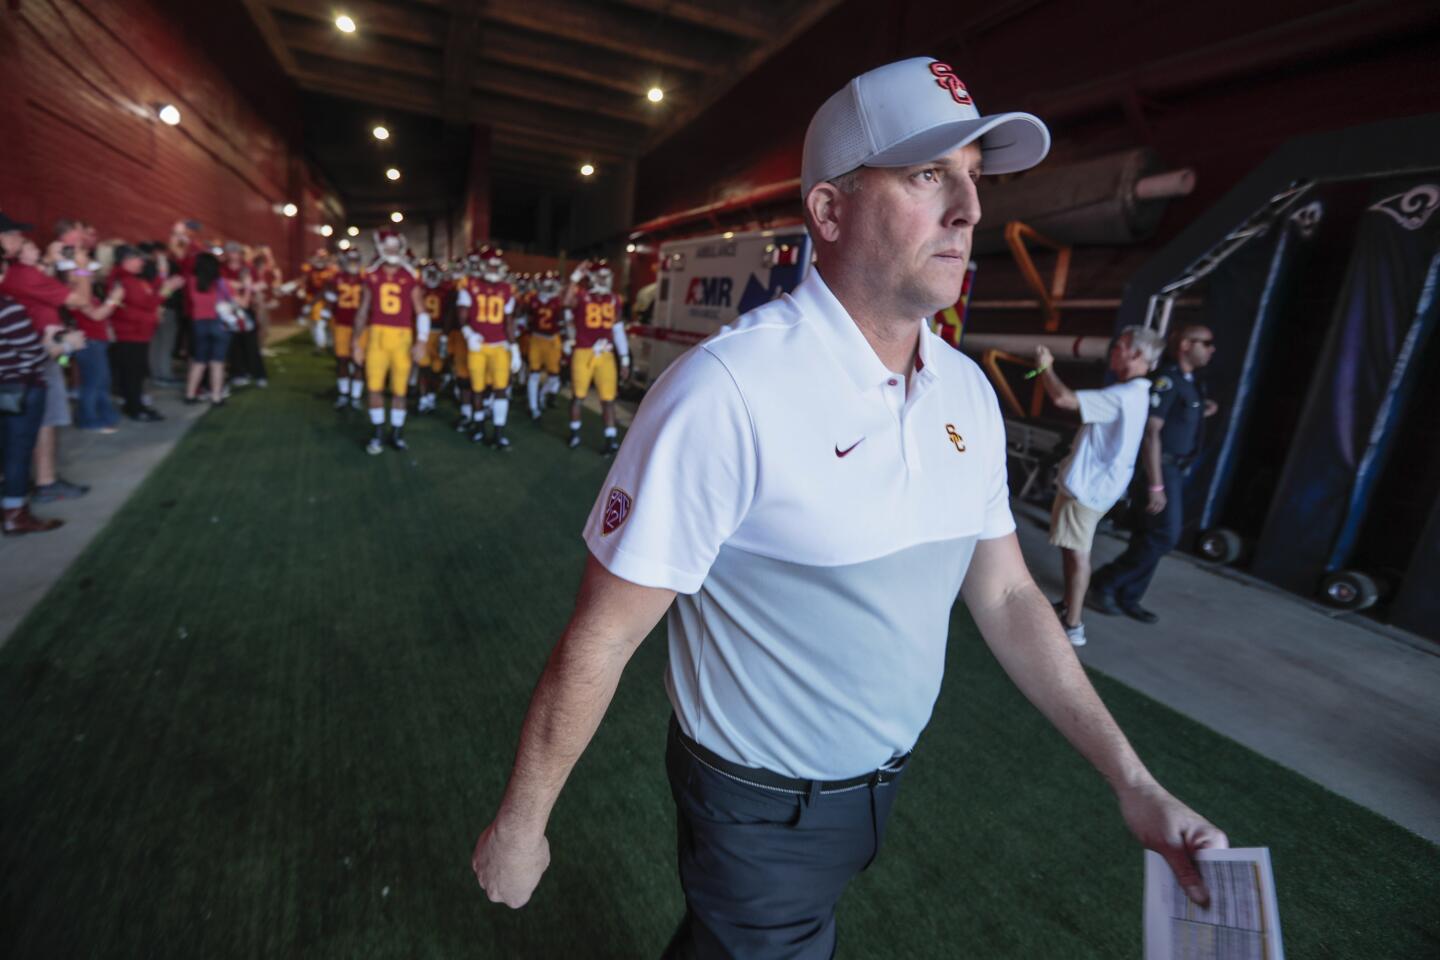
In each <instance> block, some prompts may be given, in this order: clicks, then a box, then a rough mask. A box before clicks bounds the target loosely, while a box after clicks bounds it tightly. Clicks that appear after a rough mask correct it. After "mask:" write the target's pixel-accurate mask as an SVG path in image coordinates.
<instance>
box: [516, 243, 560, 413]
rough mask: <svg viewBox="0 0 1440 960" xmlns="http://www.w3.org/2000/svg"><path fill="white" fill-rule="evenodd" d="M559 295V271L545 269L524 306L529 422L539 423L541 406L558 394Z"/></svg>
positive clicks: (526, 388)
mask: <svg viewBox="0 0 1440 960" xmlns="http://www.w3.org/2000/svg"><path fill="white" fill-rule="evenodd" d="M560 294H561V287H560V273H559V271H557V270H547V271H545V273H544V275H542V276H541V277H540V284H539V287H538V289H537V290H536V291H535V293H534V295H532V296H531V297H530V298H529V302H528V303H527V305H526V312H527V313H528V314H529V320H530V349H529V350H528V351H527V353H528V359H529V361H530V378H529V380H528V381H527V382H526V384H525V392H526V398H527V399H528V400H529V401H530V419H532V420H539V419H540V414H541V412H542V411H543V409H544V407H545V406H548V405H549V404H552V403H554V400H555V397H556V396H557V395H558V394H559V393H560V363H561V360H562V354H563V352H564V351H563V349H562V343H561V341H562V339H563V338H564V335H565V301H564V299H563V298H562V297H561V295H560Z"/></svg>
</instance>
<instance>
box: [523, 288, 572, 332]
mask: <svg viewBox="0 0 1440 960" xmlns="http://www.w3.org/2000/svg"><path fill="white" fill-rule="evenodd" d="M564 321H565V304H564V303H563V302H562V301H561V299H560V298H559V297H551V298H550V299H549V300H541V299H540V297H539V296H534V297H531V298H530V329H531V330H533V331H535V332H536V333H538V334H540V335H542V336H546V337H551V336H554V335H555V334H557V333H559V332H560V328H561V325H562V324H563V323H564Z"/></svg>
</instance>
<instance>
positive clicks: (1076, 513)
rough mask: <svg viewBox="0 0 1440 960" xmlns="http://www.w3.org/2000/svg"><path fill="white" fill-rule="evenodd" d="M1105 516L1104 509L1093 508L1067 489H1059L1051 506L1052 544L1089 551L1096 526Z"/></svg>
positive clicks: (1084, 551)
mask: <svg viewBox="0 0 1440 960" xmlns="http://www.w3.org/2000/svg"><path fill="white" fill-rule="evenodd" d="M1103 516H1105V512H1104V511H1103V510H1091V509H1090V508H1089V507H1087V506H1085V504H1083V503H1081V502H1080V501H1078V500H1076V499H1075V498H1074V497H1072V496H1070V495H1069V494H1068V493H1066V492H1065V491H1063V490H1057V491H1056V493H1055V504H1054V506H1052V507H1051V508H1050V543H1051V545H1052V546H1056V547H1064V548H1065V549H1066V550H1079V551H1080V552H1081V553H1089V552H1090V547H1091V545H1092V544H1094V542H1095V528H1096V527H1098V526H1099V525H1100V518H1101V517H1103Z"/></svg>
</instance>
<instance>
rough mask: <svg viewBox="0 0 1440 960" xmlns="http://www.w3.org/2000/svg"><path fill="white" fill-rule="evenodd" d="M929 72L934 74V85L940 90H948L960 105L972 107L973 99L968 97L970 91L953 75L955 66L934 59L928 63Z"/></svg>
mask: <svg viewBox="0 0 1440 960" xmlns="http://www.w3.org/2000/svg"><path fill="white" fill-rule="evenodd" d="M930 72H931V73H933V74H935V85H936V86H938V87H940V88H941V89H942V90H948V91H950V96H952V97H954V98H955V102H956V103H958V104H960V105H961V106H962V107H973V106H974V105H975V101H974V100H972V99H971V98H970V91H969V90H966V89H965V82H964V81H963V80H961V79H960V78H959V77H957V76H955V68H954V67H952V66H950V64H948V63H941V62H940V61H939V60H936V61H935V62H934V63H932V64H930Z"/></svg>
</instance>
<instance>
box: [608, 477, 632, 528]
mask: <svg viewBox="0 0 1440 960" xmlns="http://www.w3.org/2000/svg"><path fill="white" fill-rule="evenodd" d="M632 503H633V501H632V500H631V499H630V494H628V493H626V492H625V491H624V490H621V489H620V488H619V487H611V488H610V496H608V497H606V498H605V515H604V517H602V518H601V520H600V536H602V537H608V536H609V535H610V534H612V533H614V532H615V531H616V530H619V529H620V525H621V524H623V523H624V522H625V521H626V520H627V519H628V518H629V516H630V507H631V505H632Z"/></svg>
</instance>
